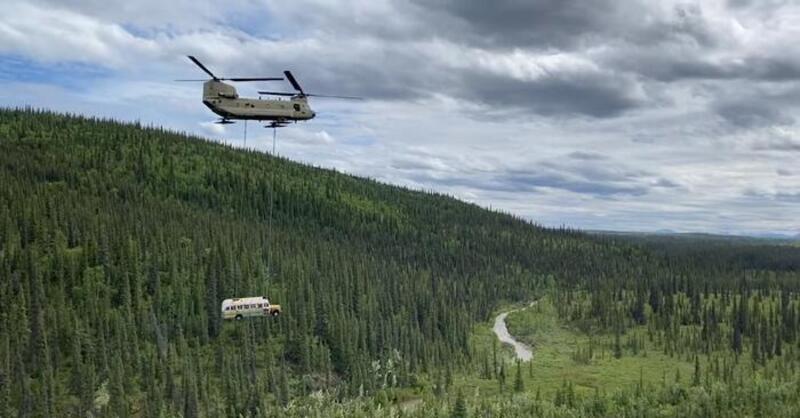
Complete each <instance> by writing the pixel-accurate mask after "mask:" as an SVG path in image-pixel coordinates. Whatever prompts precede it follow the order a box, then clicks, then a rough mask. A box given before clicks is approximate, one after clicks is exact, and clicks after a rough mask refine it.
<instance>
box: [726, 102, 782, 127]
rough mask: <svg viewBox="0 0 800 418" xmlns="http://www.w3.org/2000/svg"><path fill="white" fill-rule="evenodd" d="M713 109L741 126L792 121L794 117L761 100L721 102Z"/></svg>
mask: <svg viewBox="0 0 800 418" xmlns="http://www.w3.org/2000/svg"><path fill="white" fill-rule="evenodd" d="M715 111H716V113H717V114H718V115H720V116H721V117H722V118H724V119H725V120H726V121H728V122H729V123H731V124H733V125H735V126H738V127H742V128H753V127H762V126H774V125H791V124H793V123H794V118H792V117H791V116H789V115H787V114H785V113H784V112H783V111H781V110H780V109H778V108H777V107H774V106H773V105H771V104H769V103H766V102H763V101H737V102H723V103H719V104H717V105H716V106H715Z"/></svg>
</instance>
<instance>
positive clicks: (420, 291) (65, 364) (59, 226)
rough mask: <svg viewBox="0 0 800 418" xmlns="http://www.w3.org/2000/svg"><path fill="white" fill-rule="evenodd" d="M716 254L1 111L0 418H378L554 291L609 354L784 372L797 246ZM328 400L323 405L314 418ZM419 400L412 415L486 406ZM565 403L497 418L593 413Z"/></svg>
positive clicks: (171, 139)
mask: <svg viewBox="0 0 800 418" xmlns="http://www.w3.org/2000/svg"><path fill="white" fill-rule="evenodd" d="M707 248H708V247H706V246H702V247H694V250H692V247H691V246H680V248H679V249H675V248H672V247H670V248H667V247H665V246H664V247H653V246H648V245H639V244H637V243H631V242H629V241H625V240H620V239H617V238H613V237H602V236H601V237H597V236H588V235H584V234H582V233H580V232H576V231H572V230H567V229H546V228H541V227H538V226H536V225H535V224H532V223H530V222H528V221H525V220H522V219H519V218H517V217H514V216H511V215H508V214H503V213H497V212H493V211H489V210H486V209H482V208H480V207H478V206H475V205H471V204H467V203H464V202H460V201H458V200H455V199H453V198H450V197H448V196H443V195H437V194H432V193H423V192H419V191H413V190H408V189H403V188H400V187H396V186H390V185H386V184H381V183H379V182H376V181H372V180H369V179H363V178H357V177H353V176H349V175H345V174H341V173H337V172H335V171H331V170H325V169H319V168H314V167H309V166H305V165H301V164H298V163H294V162H291V161H288V160H286V159H283V158H278V157H273V156H270V155H266V154H263V153H260V152H256V151H245V150H240V149H235V148H232V147H229V146H225V145H222V144H219V143H215V142H210V141H207V140H204V139H202V138H198V137H193V136H187V135H184V134H180V133H176V132H171V131H168V130H164V129H160V128H153V127H142V126H140V125H138V124H125V123H118V122H114V121H107V120H98V119H92V118H84V117H78V116H70V115H63V114H56V113H51V112H46V111H35V110H30V109H17V110H12V109H6V110H0V408H2V410H0V415H2V416H9V417H11V416H23V417H50V416H122V417H124V416H137V417H138V416H185V417H195V416H286V415H297V416H306V415H314V414H316V415H318V416H326V415H328V413H333V412H332V411H338V412H336V413H338V414H339V415H341V416H351V415H353V414H356V412H355V411H359V412H358V414H360V415H372V414H373V413H374V414H379V413H378V412H376V411H380V410H381V409H380V406H381V405H385V404H386V401H385V398H386V396H387V395H386V394H387V390H391V389H392V388H417V390H419V391H421V392H424V393H428V392H430V393H437V394H439V395H441V392H440V391H441V390H442V389H441V385H439V384H438V383H437V381H438V380H441V379H442V376H443V375H444V374H447V375H448V376H451V374H452V373H467V374H469V373H473V372H475V373H476V374H480V375H481V376H482V377H481V378H482V379H494V378H497V376H498V375H497V364H496V361H495V364H494V366H492V370H488V369H484V367H486V364H488V361H487V352H486V351H478V350H476V349H475V347H474V346H473V345H472V344H471V343H470V338H471V335H472V332H473V329H474V327H475V326H476V324H478V323H481V322H484V321H486V320H488V319H489V318H490V315H491V314H492V313H493V312H494V311H495V310H496V309H497V308H498V307H499V306H500V305H501V304H507V303H514V302H523V301H530V300H532V299H534V298H536V297H540V296H541V295H545V294H546V295H548V296H547V297H548V298H551V299H552V300H553V301H555V302H556V305H557V306H558V311H559V314H560V315H561V316H563V317H564V318H565V319H568V320H570V321H573V322H575V323H576V324H580V326H582V327H584V328H586V329H587V330H594V331H596V332H604V333H607V334H608V335H612V336H616V338H615V339H611V340H609V341H610V342H609V344H611V345H615V344H616V345H618V346H619V347H612V346H610V347H609V348H610V349H613V350H615V351H616V349H617V348H619V351H620V353H619V354H620V356H623V355H629V354H630V355H632V353H633V350H634V349H636V350H637V352H638V346H637V344H638V343H639V340H642V341H644V340H645V339H646V337H647V338H650V339H651V340H650V341H652V343H651V344H652V345H653V347H654V348H653V349H655V348H658V349H663V350H671V352H672V353H673V354H674V355H676V356H683V357H689V358H692V359H694V356H698V359H699V358H700V357H699V356H704V357H702V358H703V359H706V358H711V359H714V358H716V359H717V360H716V361H718V362H719V361H723V359H724V361H725V364H726V366H725V367H728V368H729V372H730V376H733V377H730V379H734V378H735V377H736V376H745V375H744V374H742V375H736V370H739V369H735V368H734V366H728V364H732V363H733V362H734V361H736V362H737V363H735V364H739V363H738V359H739V358H740V357H741V356H743V355H744V356H746V357H747V358H751V359H752V367H751V363H747V364H748V366H747V367H751V368H752V369H753V370H757V369H758V370H762V369H765V368H769V367H770V366H769V365H770V364H776V363H774V362H776V361H777V360H776V359H783V360H781V361H786V362H787V363H784V364H786V365H787V367H788V365H789V364H791V365H792V367H794V366H793V365H794V364H795V363H794V361H795V360H794V359H795V358H797V357H800V355H798V354H796V353H799V352H800V350H796V349H795V348H794V347H795V346H797V345H798V344H800V338H798V337H800V333H798V332H797V329H798V322H799V320H800V303H799V302H798V300H797V291H798V286H800V283H798V282H799V281H798V272H797V268H796V266H797V265H798V264H797V260H798V251H799V250H798V249H797V248H793V247H788V246H783V247H779V250H777V252H776V251H773V250H775V248H778V247H768V246H764V247H763V248H762V247H758V248H755V247H754V248H750V249H748V250H737V251H745V253H746V254H750V255H752V258H747V257H741V256H737V255H736V254H733V255H731V254H732V253H731V252H730V251H727V250H725V249H721V250H715V249H713V248H712V249H708V250H707V251H708V254H710V256H709V257H698V256H697V254H698V253H700V252H702V251H706V249H707ZM737 248H739V247H737ZM701 249H702V251H701ZM714 254H716V255H714ZM254 295H267V296H269V298H270V299H271V300H272V301H273V302H274V303H279V304H281V305H282V306H283V312H284V314H283V315H282V316H281V317H279V318H278V319H269V318H263V319H261V318H258V319H252V320H246V321H237V322H222V320H221V318H220V302H221V301H222V299H225V298H230V297H240V296H254ZM645 326H646V327H648V329H649V330H650V331H649V334H643V333H642V331H641V327H645ZM637 327H638V328H637ZM594 331H593V332H594ZM615 340H616V341H617V342H616V343H615ZM642 344H645V343H643V342H642ZM623 345H624V347H623ZM580 349H581V350H584V351H582V352H583V353H584V354H583V356H584V357H586V356H587V355H588V357H589V359H588V361H591V358H592V354H591V353H590V354H586V353H585V351H587V350H588V348H587V347H580ZM751 352H752V353H755V354H752V353H751ZM787 353H791V356H787V355H786V354H787ZM715 356H716V357H715ZM698 361H699V360H698ZM704 361H705V360H704ZM771 362H772V363H771ZM703 364H705V363H703ZM736 367H741V368H745V365H744V363H742V364H741V365H740V366H736ZM771 367H772V368H773V369H775V368H777V366H775V365H773V366H771ZM719 368H722V366H719ZM742 373H744V372H742ZM720 375H722V372H720ZM746 376H750V375H746ZM795 376H796V375H795V374H786V375H783V374H782V375H781V379H784V380H781V382H784V381H785V382H795V381H796V377H795ZM728 377H729V376H728V375H726V378H728ZM740 378H744V377H740ZM451 379H452V378H448V379H446V380H448V381H449V380H451ZM792 379H795V380H792ZM719 381H720V382H730V380H728V381H723V380H722V378H720V379H719ZM565 384H567V382H565ZM798 387H800V385H798ZM451 395H455V392H454V391H453V392H452V393H451ZM361 396H364V397H363V398H361ZM559 396H561V394H559ZM630 396H632V397H633V396H634V395H633V394H631V395H630ZM320 397H324V398H325V399H327V401H326V402H328V401H330V402H334V403H325V404H324V405H325V406H319V404H316V405H317V406H316V407H313V406H307V405H306V404H305V403H304V402H305V401H304V400H306V401H309V400H313V399H319V398H320ZM353 399H362V400H363V399H367V400H369V399H372V400H369V401H357V402H360V403H358V404H357V405H355V406H352V405H353V404H352V403H351V402H354V401H352V400H353ZM433 399H434V401H432V403H431V405H426V406H425V407H423V408H422V409H419V410H417V412H416V413H417V414H418V415H420V416H428V415H430V414H432V413H439V412H442V413H450V412H453V413H456V412H459V411H462V410H463V411H476V410H477V409H476V408H477V406H476V405H475V404H474V403H470V402H468V403H467V405H465V404H464V399H463V397H462V396H459V399H460V402H461V404H460V405H455V406H453V407H452V408H451V407H450V405H449V403H448V402H449V400H448V398H441V397H440V396H437V397H434V398H433ZM564 399H566V398H564V397H563V396H561V397H560V398H559V399H544V400H542V399H541V398H539V397H538V396H537V398H533V397H531V398H525V399H524V400H520V401H519V402H511V403H500V404H498V405H499V406H497V407H496V408H498V410H505V411H507V413H508V414H510V415H511V416H514V415H515V414H519V415H520V416H528V415H530V414H531V413H532V412H531V411H538V412H537V413H545V412H547V411H550V412H547V414H548V415H558V414H560V413H564V414H571V413H573V412H571V411H584V412H586V411H588V409H586V410H584V409H581V408H583V406H582V405H583V404H582V403H581V402H579V401H574V402H573V401H571V403H569V404H568V403H566V402H565V401H564ZM625 399H627V398H625ZM792 399H794V398H792ZM472 401H475V400H474V399H473V400H472ZM309 402H311V401H309ZM320 402H321V401H320ZM436 402H439V403H436ZM591 402H594V400H591ZM591 402H590V400H587V401H586V404H587V405H589V404H590V403H591ZM608 402H612V401H611V400H609V401H608ZM783 402H784V404H783V405H784V406H785V407H788V405H792V403H790V399H784V401H783ZM791 402H796V401H794V400H791ZM312 404H313V402H312ZM504 405H505V406H504ZM543 405H545V406H546V407H545V406H543ZM591 405H594V404H591ZM626 405H628V403H626ZM351 406H352V408H353V409H348V408H350V407H351ZM376 407H377V408H379V409H378V410H376V409H375V408H376ZM303 408H308V409H303ZM314 408H316V409H314ZM425 408H432V409H425ZM487 408H488V409H487V410H492V408H493V407H487ZM542 408H544V409H542ZM587 408H588V407H587ZM451 410H452V411H451ZM609 410H612V409H605V411H609ZM320 411H322V412H320ZM326 411H327V412H326ZM542 411H545V412H542ZM559 411H560V412H559ZM748 411H750V409H748ZM575 413H578V412H575ZM600 415H602V414H600Z"/></svg>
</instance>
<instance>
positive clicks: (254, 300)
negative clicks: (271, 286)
mask: <svg viewBox="0 0 800 418" xmlns="http://www.w3.org/2000/svg"><path fill="white" fill-rule="evenodd" d="M280 314H281V305H273V304H271V303H269V299H267V297H266V296H254V297H249V298H235V299H225V300H223V301H222V319H235V320H237V321H238V320H241V319H244V318H249V317H253V316H278V315H280Z"/></svg>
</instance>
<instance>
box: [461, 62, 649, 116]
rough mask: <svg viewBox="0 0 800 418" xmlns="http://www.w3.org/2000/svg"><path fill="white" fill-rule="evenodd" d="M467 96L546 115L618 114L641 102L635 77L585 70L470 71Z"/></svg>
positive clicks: (505, 108) (502, 107) (500, 109)
mask: <svg viewBox="0 0 800 418" xmlns="http://www.w3.org/2000/svg"><path fill="white" fill-rule="evenodd" d="M454 94H457V95H458V96H460V97H463V98H465V99H468V100H471V101H475V102H479V103H483V104H486V105H489V106H493V107H494V109H493V110H495V112H496V113H506V114H507V115H508V113H509V110H511V111H513V110H522V111H529V112H532V113H536V114H539V115H545V116H560V115H564V116H575V115H585V116H592V117H597V118H607V117H614V116H618V115H620V114H621V113H623V112H625V111H626V110H630V109H633V108H635V107H638V106H641V105H642V104H643V100H642V99H641V98H639V97H637V96H636V84H635V82H634V81H632V80H630V79H628V78H626V77H622V76H616V75H614V74H597V73H585V74H581V75H579V76H570V77H565V76H561V75H551V76H548V77H545V78H543V79H539V80H532V81H527V80H517V79H514V78H511V77H507V76H505V77H504V76H501V75H497V74H489V73H481V72H474V71H473V72H468V73H466V74H464V75H463V78H462V84H461V85H460V89H459V90H457V91H454Z"/></svg>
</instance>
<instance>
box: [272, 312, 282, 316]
mask: <svg viewBox="0 0 800 418" xmlns="http://www.w3.org/2000/svg"><path fill="white" fill-rule="evenodd" d="M280 314H281V313H280V311H273V312H272V316H278V315H280Z"/></svg>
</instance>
